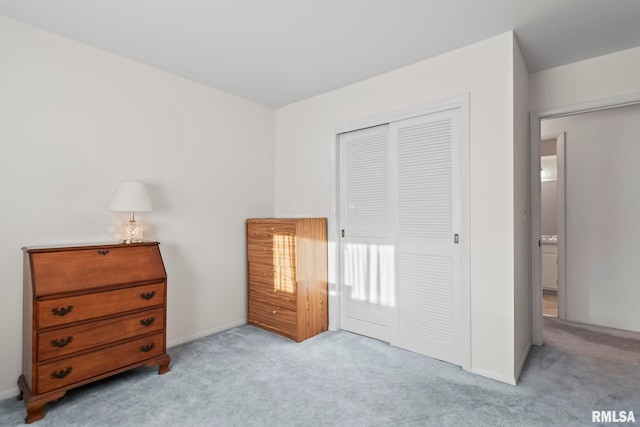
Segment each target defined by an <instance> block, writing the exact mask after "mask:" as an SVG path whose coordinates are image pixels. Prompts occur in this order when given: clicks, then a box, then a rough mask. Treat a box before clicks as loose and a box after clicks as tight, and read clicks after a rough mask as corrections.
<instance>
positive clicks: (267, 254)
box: [247, 242, 296, 268]
mask: <svg viewBox="0 0 640 427" xmlns="http://www.w3.org/2000/svg"><path fill="white" fill-rule="evenodd" d="M247 259H248V260H249V262H256V263H259V264H267V265H280V266H284V267H290V268H293V267H294V266H295V265H296V252H295V242H293V243H291V245H289V246H286V245H280V246H275V245H273V244H266V243H254V242H252V243H249V244H248V245H247Z"/></svg>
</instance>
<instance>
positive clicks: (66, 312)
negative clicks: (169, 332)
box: [36, 283, 165, 329]
mask: <svg viewBox="0 0 640 427" xmlns="http://www.w3.org/2000/svg"><path fill="white" fill-rule="evenodd" d="M164 286H165V285H164V283H155V284H152V285H144V286H136V287H133V288H126V289H117V290H113V291H104V292H94V293H92V294H86V295H78V296H74V297H65V298H55V299H50V300H44V301H38V302H36V311H37V316H38V317H37V319H38V328H39V329H41V328H47V327H51V326H58V325H64V324H67V323H72V322H77V321H80V320H87V319H94V318H98V317H102V316H108V315H112V314H119V313H122V312H126V311H131V310H136V309H141V308H148V307H149V308H150V307H153V306H157V305H162V304H164Z"/></svg>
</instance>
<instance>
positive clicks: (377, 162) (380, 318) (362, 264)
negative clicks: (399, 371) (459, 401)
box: [340, 125, 394, 340]
mask: <svg viewBox="0 0 640 427" xmlns="http://www.w3.org/2000/svg"><path fill="white" fill-rule="evenodd" d="M388 132H389V127H388V126H386V125H384V126H377V127H374V128H369V129H364V130H360V131H355V132H349V133H346V134H343V135H341V136H340V167H341V180H340V195H341V198H340V224H341V227H342V230H341V233H343V237H342V239H341V251H340V252H341V253H340V256H341V284H342V292H341V296H342V299H341V303H342V310H341V325H342V328H343V329H346V330H350V331H352V332H356V333H359V334H363V335H367V336H371V337H374V338H377V339H383V340H388V311H389V310H388V306H389V304H390V295H391V296H392V295H393V289H391V286H392V284H393V279H394V274H393V262H394V256H393V247H392V246H391V245H390V235H391V234H392V233H391V231H390V229H389V223H390V208H389V197H390V188H389V143H388Z"/></svg>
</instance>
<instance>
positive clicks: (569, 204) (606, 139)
mask: <svg viewBox="0 0 640 427" xmlns="http://www.w3.org/2000/svg"><path fill="white" fill-rule="evenodd" d="M542 130H543V132H544V133H547V132H548V133H553V132H561V131H566V155H565V159H566V160H565V161H566V173H565V176H566V181H565V185H566V197H565V200H566V205H565V206H566V214H565V215H566V236H567V240H566V242H567V243H566V290H567V291H566V292H567V297H566V301H567V303H566V304H567V312H566V313H567V319H568V320H574V321H577V322H584V323H592V324H597V325H603V326H610V327H615V328H621V329H628V330H633V331H640V311H638V301H640V286H638V280H639V278H640V264H639V263H638V259H640V246H639V245H638V236H640V197H638V189H637V183H638V182H640V168H639V167H638V159H640V105H634V106H627V107H621V108H616V109H610V110H603V111H598V112H591V113H586V114H580V115H575V116H568V117H562V118H557V119H550V120H546V121H543V122H542Z"/></svg>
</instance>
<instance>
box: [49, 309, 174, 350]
mask: <svg viewBox="0 0 640 427" xmlns="http://www.w3.org/2000/svg"><path fill="white" fill-rule="evenodd" d="M162 330H164V309H162V308H157V309H153V310H146V311H141V312H140V313H136V314H130V315H126V316H121V317H116V318H113V319H107V320H98V321H95V322H90V323H85V324H83V325H78V326H70V327H67V328H60V329H56V330H53V331H49V332H42V333H39V334H38V341H37V342H38V352H37V360H38V361H39V362H41V361H44V360H48V359H52V358H54V357H60V356H65V355H67V354H71V353H75V352H76V351H80V350H86V349H90V348H94V347H98V346H101V345H104V344H109V343H113V342H116V341H121V340H124V339H129V338H133V337H136V336H138V335H143V334H147V333H149V332H155V331H162Z"/></svg>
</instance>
